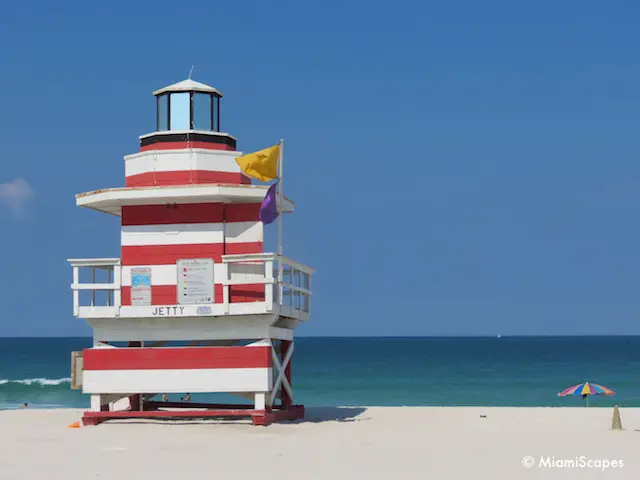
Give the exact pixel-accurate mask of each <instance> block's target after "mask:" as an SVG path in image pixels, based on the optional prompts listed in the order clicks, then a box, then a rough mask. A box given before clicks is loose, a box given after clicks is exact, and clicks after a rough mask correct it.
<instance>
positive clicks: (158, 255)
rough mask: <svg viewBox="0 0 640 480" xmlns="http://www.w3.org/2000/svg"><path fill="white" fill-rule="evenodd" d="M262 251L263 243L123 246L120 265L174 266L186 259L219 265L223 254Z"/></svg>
mask: <svg viewBox="0 0 640 480" xmlns="http://www.w3.org/2000/svg"><path fill="white" fill-rule="evenodd" d="M263 249H264V244H263V242H246V243H227V244H226V249H225V244H223V243H206V244H202V245H193V244H189V245H147V246H144V245H142V246H141V245H136V246H123V247H122V265H131V266H143V265H174V264H175V263H176V262H177V261H178V260H180V259H188V258H213V261H214V262H216V263H220V262H222V255H224V254H241V253H262V252H263ZM225 250H226V251H225Z"/></svg>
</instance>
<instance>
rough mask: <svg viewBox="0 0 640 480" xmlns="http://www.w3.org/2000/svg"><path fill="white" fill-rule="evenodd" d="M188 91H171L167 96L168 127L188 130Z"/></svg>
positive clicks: (189, 107)
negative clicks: (168, 106) (168, 107)
mask: <svg viewBox="0 0 640 480" xmlns="http://www.w3.org/2000/svg"><path fill="white" fill-rule="evenodd" d="M189 97H190V95H189V92H180V93H172V94H171V96H170V97H169V105H170V109H169V128H170V129H171V130H190V123H191V122H190V120H191V112H190V110H191V106H190V103H191V102H190V98H189Z"/></svg>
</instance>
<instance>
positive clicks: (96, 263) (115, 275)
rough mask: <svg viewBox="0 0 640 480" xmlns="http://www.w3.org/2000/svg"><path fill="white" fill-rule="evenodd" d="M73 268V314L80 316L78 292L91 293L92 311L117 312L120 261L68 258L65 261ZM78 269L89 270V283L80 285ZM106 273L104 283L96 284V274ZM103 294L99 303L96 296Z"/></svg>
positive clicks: (119, 301) (119, 298) (119, 299)
mask: <svg viewBox="0 0 640 480" xmlns="http://www.w3.org/2000/svg"><path fill="white" fill-rule="evenodd" d="M67 262H69V263H70V264H71V266H72V267H73V283H72V284H71V289H72V290H73V314H74V315H75V316H79V314H80V292H81V291H86V290H89V291H90V292H91V303H90V307H91V308H93V309H104V308H105V307H106V308H107V309H109V310H111V309H115V310H117V309H118V308H119V307H120V303H121V297H120V259H119V258H70V259H68V260H67ZM80 269H90V270H91V283H87V282H83V283H80V272H81V270H80ZM99 272H106V275H107V281H106V282H96V274H98V273H99ZM98 292H105V293H106V295H105V297H106V298H105V299H104V301H100V300H101V299H98V298H97V296H96V294H97V293H98Z"/></svg>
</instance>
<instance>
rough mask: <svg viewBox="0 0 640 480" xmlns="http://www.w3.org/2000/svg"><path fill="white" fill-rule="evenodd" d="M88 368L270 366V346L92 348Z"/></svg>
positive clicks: (88, 351)
mask: <svg viewBox="0 0 640 480" xmlns="http://www.w3.org/2000/svg"><path fill="white" fill-rule="evenodd" d="M83 361H84V365H83V368H84V369H85V370H183V369H185V370H186V369H202V368H270V367H271V366H272V363H271V347H268V346H264V347H183V348H89V349H85V350H84V360H83Z"/></svg>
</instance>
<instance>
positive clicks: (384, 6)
mask: <svg viewBox="0 0 640 480" xmlns="http://www.w3.org/2000/svg"><path fill="white" fill-rule="evenodd" d="M639 14H640V7H639V6H638V5H637V3H636V2H624V1H621V2H601V1H599V2H595V1H585V0H583V1H569V0H567V1H561V2H560V1H540V2H514V1H513V0H502V1H499V0H487V1H483V2H478V1H476V0H465V1H454V0H451V1H446V2H440V1H439V2H434V1H411V2H409V1H404V0H400V1H396V2H391V3H388V2H385V3H382V2H375V1H374V2H364V1H360V2H355V1H345V0H326V1H323V2H311V1H301V2H264V1H258V0H254V1H227V2H210V1H209V2H202V1H197V0H196V1H194V2H187V3H180V2H164V1H155V2H148V1H135V2H131V1H129V2H123V1H121V0H113V1H109V2H100V3H96V2H86V1H82V2H81V1H78V0H74V1H64V2H45V1H43V0H37V1H34V2H18V1H12V0H9V1H8V3H6V2H5V4H4V5H3V8H2V15H1V16H0V45H1V46H0V65H1V71H2V74H1V75H0V140H1V141H0V183H2V185H1V186H0V200H1V201H2V204H1V205H0V225H1V227H2V235H1V236H0V248H1V251H2V273H3V274H2V277H1V278H0V292H1V293H0V311H1V315H0V336H49V335H55V336H68V335H86V334H88V333H89V332H90V330H89V329H88V328H87V327H86V326H85V324H84V321H82V320H76V319H74V318H73V316H72V296H71V290H70V288H69V284H70V282H71V273H72V272H71V268H70V267H69V266H68V265H67V263H66V258H69V257H117V256H119V225H118V219H117V218H115V217H107V216H106V215H104V214H100V213H97V212H92V211H84V210H83V209H80V208H78V207H76V206H75V200H74V194H76V193H79V192H83V191H89V190H93V189H97V188H105V187H116V186H121V185H123V182H124V162H123V159H122V157H123V156H124V155H126V154H130V153H134V152H135V151H136V150H137V149H138V136H139V135H142V134H145V133H149V132H151V131H153V129H154V128H155V110H154V109H155V104H154V98H153V96H152V94H151V92H152V91H153V90H155V89H157V88H160V87H163V86H165V85H168V84H171V83H174V82H177V81H180V80H183V79H185V78H186V77H187V76H188V73H189V69H190V67H191V65H192V64H195V65H196V66H195V70H194V73H193V78H194V79H195V80H198V81H201V82H204V83H208V84H211V85H213V86H215V87H216V88H218V89H220V90H221V91H222V92H223V93H224V95H225V97H224V99H223V102H222V129H223V131H226V132H228V133H231V134H232V135H234V136H236V138H238V149H239V150H242V151H245V152H248V151H251V150H254V149H261V148H264V147H266V146H269V145H271V144H273V143H275V142H277V141H278V140H279V139H280V138H281V137H284V138H285V139H286V142H287V143H286V149H285V190H286V194H287V195H288V196H290V197H291V198H293V199H294V200H295V201H296V204H297V212H296V213H295V214H294V215H292V216H287V217H286V219H285V220H286V221H285V253H286V254H287V255H289V256H291V257H293V258H294V259H297V260H299V261H302V262H304V263H307V264H309V265H312V266H313V267H315V268H317V270H318V271H317V274H316V276H315V278H314V302H313V305H314V310H313V318H312V320H311V321H310V322H309V324H307V325H305V326H304V327H302V328H301V329H300V330H299V333H300V334H303V335H305V334H306V335H448V334H451V335H477V334H488V335H495V334H497V333H501V334H503V335H506V334H572V333H573V334H588V333H616V334H617V333H635V334H638V333H640V295H639V294H638V292H639V291H640V256H639V254H638V249H639V246H640V221H639V219H638V211H639V208H638V207H639V205H640V163H639V162H638V147H639V146H640V136H639V135H638V133H637V129H638V114H639V113H640V102H639V98H638V85H640V61H639V60H638V51H639V47H640V45H639V43H640V37H639V36H638V18H639ZM266 228H267V230H268V234H267V235H268V243H269V245H268V246H270V247H271V248H273V247H274V244H275V232H276V227H275V225H273V226H269V227H266Z"/></svg>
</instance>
